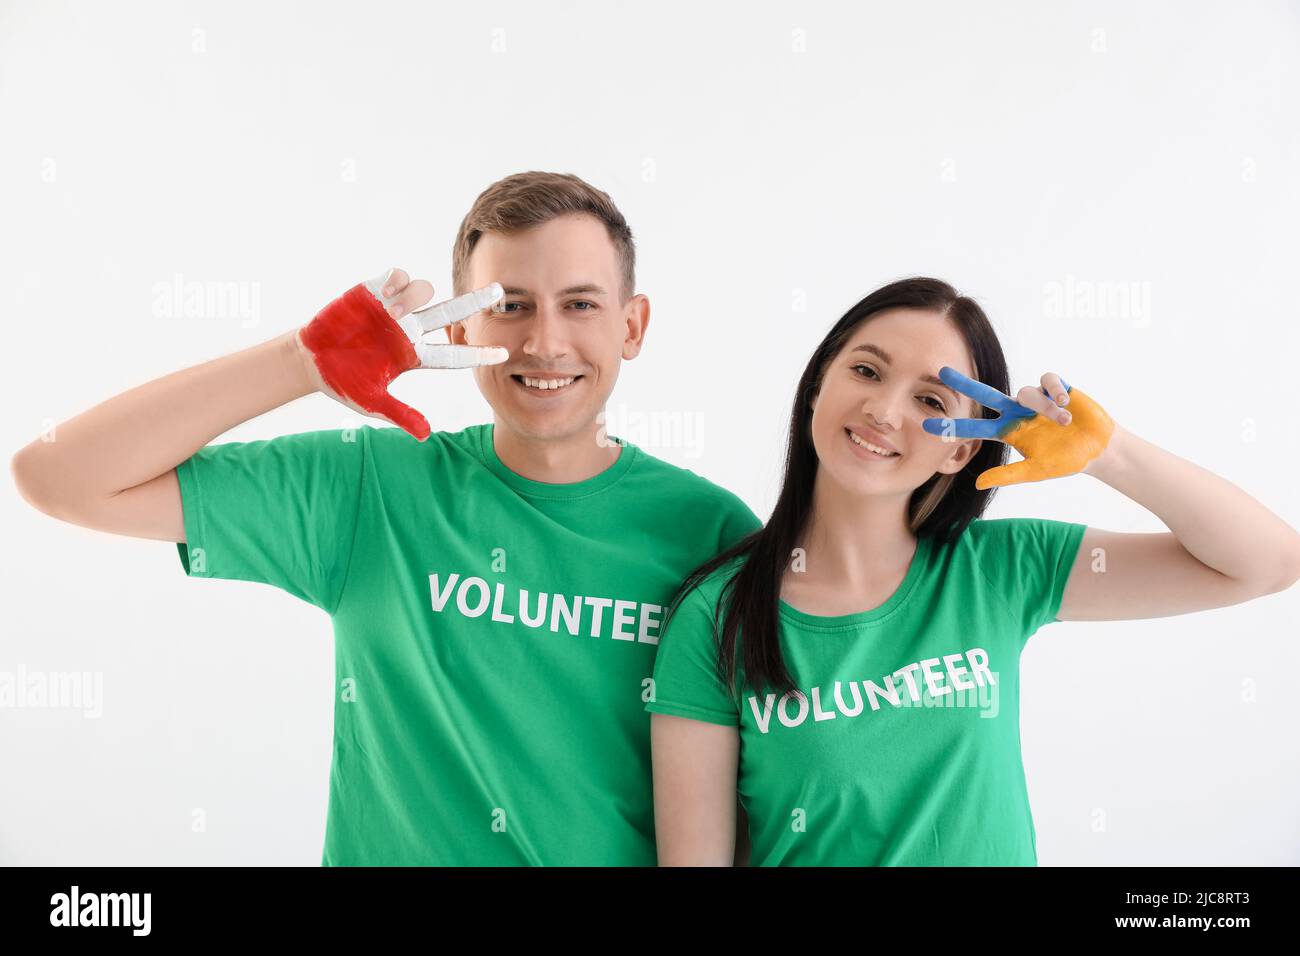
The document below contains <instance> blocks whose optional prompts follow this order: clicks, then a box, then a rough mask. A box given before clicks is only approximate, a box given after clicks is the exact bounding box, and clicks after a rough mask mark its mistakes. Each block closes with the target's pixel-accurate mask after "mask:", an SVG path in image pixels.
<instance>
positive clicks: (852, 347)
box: [812, 309, 980, 495]
mask: <svg viewBox="0 0 1300 956" xmlns="http://www.w3.org/2000/svg"><path fill="white" fill-rule="evenodd" d="M944 365H951V366H952V367H953V368H955V369H957V371H959V372H961V373H963V374H964V375H967V376H969V377H970V378H975V377H976V375H975V369H974V367H973V363H972V362H971V359H970V353H969V350H968V349H967V348H966V342H965V339H963V338H962V335H961V333H960V332H959V331H958V330H957V327H956V326H955V325H954V324H953V323H952V322H951V321H949V320H948V319H946V318H944V317H943V316H942V315H941V314H939V313H938V312H933V311H929V310H922V309H888V310H886V311H884V312H879V313H877V314H876V315H874V316H872V317H871V318H870V319H867V320H866V321H865V322H863V323H862V324H861V325H860V326H858V328H857V330H856V331H855V332H854V333H853V335H852V336H851V337H850V338H849V341H848V342H847V343H846V344H845V346H844V348H843V349H842V350H841V351H840V353H839V354H838V355H837V356H835V357H834V358H833V359H831V362H830V364H829V365H828V366H827V367H826V372H825V374H824V375H823V376H822V384H821V389H820V390H819V392H818V394H817V396H816V398H815V399H814V401H813V416H812V438H813V447H814V448H816V450H817V457H818V459H819V461H820V466H819V467H820V469H822V471H823V472H824V477H826V478H830V479H831V480H833V481H834V482H835V483H836V484H838V485H839V486H841V487H842V488H844V489H845V490H846V491H848V492H850V493H854V494H863V495H882V494H884V495H889V494H899V495H910V494H911V493H912V492H913V491H914V490H916V488H918V487H920V486H921V485H923V484H924V483H925V482H926V481H928V480H929V479H930V477H931V476H932V475H934V473H935V472H943V473H945V474H952V473H955V472H958V471H961V469H962V468H963V467H965V465H966V463H967V462H968V461H970V459H971V456H973V455H974V454H975V453H976V452H977V451H978V450H979V444H980V443H979V441H977V440H964V441H948V440H945V439H943V438H941V437H939V436H937V435H931V434H929V433H928V432H926V431H925V430H924V429H922V427H921V423H922V422H923V421H925V420H926V419H927V418H975V417H978V416H979V408H978V406H977V405H976V404H975V402H974V401H972V400H971V399H969V398H967V397H966V396H964V395H959V394H958V393H956V392H954V391H952V390H951V389H950V388H948V386H947V385H944V384H943V383H942V382H941V381H939V369H940V368H941V367H943V366H944ZM868 444H869V445H872V446H876V447H877V448H883V449H887V450H888V452H889V454H887V455H881V454H880V453H879V452H878V451H877V450H873V449H872V448H869V447H867V445H868Z"/></svg>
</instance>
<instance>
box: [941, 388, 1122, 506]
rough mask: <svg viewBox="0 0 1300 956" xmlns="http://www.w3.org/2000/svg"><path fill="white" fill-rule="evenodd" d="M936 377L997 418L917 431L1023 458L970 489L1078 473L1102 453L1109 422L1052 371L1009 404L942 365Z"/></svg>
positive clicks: (951, 421)
mask: <svg viewBox="0 0 1300 956" xmlns="http://www.w3.org/2000/svg"><path fill="white" fill-rule="evenodd" d="M939 378H940V379H941V380H942V381H943V382H944V383H945V384H946V385H948V387H949V388H952V389H953V390H954V391H957V392H960V393H961V394H963V395H965V396H967V397H969V398H973V399H974V400H975V401H977V402H979V404H981V405H984V406H985V407H987V408H991V409H993V410H995V411H997V412H998V413H999V414H998V417H997V418H956V419H954V418H929V419H926V420H925V421H924V422H923V423H922V426H921V427H922V428H924V429H925V430H926V431H927V432H929V433H930V434H932V435H939V436H941V437H942V438H944V440H946V441H959V440H961V439H966V438H989V439H993V440H994V441H1001V442H1006V443H1007V444H1008V445H1010V446H1011V447H1012V448H1014V449H1015V450H1016V451H1018V452H1020V454H1021V455H1023V456H1024V461H1017V462H1012V463H1011V464H1009V465H1000V466H998V467H997V468H990V469H989V470H988V471H985V472H983V473H981V474H980V475H979V476H978V477H977V478H976V479H975V487H976V488H980V489H983V488H1000V487H1003V486H1004V485H1014V484H1019V483H1021V482H1025V481H1042V480H1044V479H1046V478H1060V477H1063V476H1065V475H1074V474H1078V473H1079V472H1081V471H1083V470H1084V469H1085V468H1086V467H1087V466H1088V464H1089V463H1090V462H1092V461H1093V460H1094V459H1096V458H1097V457H1098V456H1099V455H1101V453H1102V452H1103V451H1105V450H1106V445H1107V443H1109V441H1110V436H1111V435H1112V434H1113V432H1114V430H1115V422H1114V421H1113V420H1112V419H1111V417H1110V416H1109V415H1108V414H1106V410H1105V409H1104V408H1102V407H1101V406H1100V405H1098V404H1097V403H1096V402H1094V401H1093V400H1092V399H1091V398H1089V397H1088V396H1087V395H1085V394H1084V393H1083V392H1081V391H1079V390H1078V389H1077V388H1071V387H1070V386H1069V385H1067V384H1066V383H1065V382H1064V381H1063V380H1062V379H1061V377H1060V376H1059V375H1057V374H1056V373H1055V372H1048V373H1046V374H1045V375H1043V377H1042V380H1041V381H1042V386H1041V387H1040V388H1034V387H1033V386H1031V385H1026V386H1025V387H1024V388H1022V389H1021V390H1020V391H1019V392H1017V393H1016V397H1015V398H1014V399H1013V398H1011V397H1010V396H1008V395H1004V394H1003V393H1002V392H1000V391H998V390H997V389H996V388H993V387H992V386H989V385H985V384H984V383H983V382H977V381H975V380H974V379H971V378H968V377H966V376H965V375H963V374H962V373H961V372H958V371H957V370H956V369H954V368H950V367H948V366H946V365H945V366H944V367H943V368H942V369H940V370H939ZM1065 406H1068V407H1069V409H1070V410H1069V411H1067V410H1066V407H1065Z"/></svg>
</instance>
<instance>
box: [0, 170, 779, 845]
mask: <svg viewBox="0 0 1300 956" xmlns="http://www.w3.org/2000/svg"><path fill="white" fill-rule="evenodd" d="M634 266H635V251H634V246H633V241H632V234H631V231H630V230H629V229H628V226H627V223H626V222H625V220H624V218H623V216H622V215H621V214H620V213H619V211H618V210H617V208H616V207H615V206H614V204H613V202H612V201H611V200H610V198H609V197H608V196H607V195H606V194H605V193H603V192H601V191H599V190H596V189H594V188H592V187H591V186H589V185H588V184H587V183H585V182H583V181H582V180H580V179H578V178H577V177H575V176H569V175H557V174H549V173H537V172H533V173H522V174H518V175H515V176H510V177H507V178H506V179H504V180H501V181H500V182H498V183H495V184H493V185H492V186H490V187H489V188H488V189H487V190H485V191H484V192H483V193H482V194H481V195H480V196H479V197H478V199H477V200H476V201H475V203H474V205H473V208H471V209H470V211H469V213H468V215H467V216H466V217H465V220H464V222H463V223H462V224H461V228H460V232H459V234H458V236H457V238H456V243H455V247H454V261H453V277H454V278H453V281H454V285H455V291H456V292H457V293H464V292H465V291H466V290H469V289H478V288H481V287H484V286H487V285H488V284H489V283H491V282H494V281H495V282H499V283H500V284H501V286H502V287H503V289H504V298H501V299H500V301H498V302H497V303H496V304H495V305H493V306H492V307H491V309H490V310H482V311H480V312H477V313H475V314H473V315H472V316H470V317H469V318H467V319H465V320H464V321H463V322H460V323H458V324H455V325H452V326H450V327H448V333H449V338H450V339H451V342H452V344H451V345H449V346H441V348H443V349H448V348H455V349H460V350H464V349H475V348H482V349H484V351H483V352H482V353H474V354H477V355H479V356H480V357H479V358H478V359H474V360H473V362H478V361H487V359H485V358H483V356H486V355H487V354H488V353H489V352H491V351H492V350H493V349H496V348H504V349H505V350H506V352H508V357H506V358H505V361H497V359H499V358H500V357H501V356H502V353H499V352H496V353H494V354H495V358H493V359H492V360H491V361H494V362H496V364H483V365H477V367H475V370H474V376H475V380H476V382H477V384H478V386H479V389H480V390H481V391H482V393H483V395H484V397H485V398H486V399H487V401H488V403H489V404H490V405H491V406H492V410H493V422H492V424H484V425H478V426H473V427H470V428H467V429H465V430H463V431H459V432H454V433H448V432H437V431H435V432H433V433H432V434H428V435H427V438H425V439H424V440H419V439H420V438H422V437H424V435H425V434H427V432H428V428H427V426H426V425H424V422H423V419H422V417H421V416H420V415H419V414H418V413H416V412H414V411H413V410H412V409H409V408H407V407H406V406H403V405H401V403H398V402H396V400H395V399H392V397H391V396H388V395H387V393H386V392H384V391H383V386H384V385H386V384H387V382H386V380H384V381H381V382H379V383H378V384H376V383H375V382H373V381H372V382H369V383H368V384H369V385H370V386H373V387H374V389H377V391H375V394H376V395H377V396H378V397H377V398H376V399H375V402H372V403H370V404H368V405H366V404H363V405H358V404H357V402H356V401H354V400H353V399H354V398H355V396H354V395H353V394H351V393H346V394H344V393H340V391H339V390H338V388H336V386H338V385H339V382H340V381H342V380H343V379H345V378H347V376H348V375H349V374H352V373H354V372H355V370H356V368H357V367H362V364H363V358H362V355H363V353H364V354H370V353H368V352H367V350H366V349H365V348H360V347H358V346H357V345H356V343H355V341H353V340H350V339H348V338H347V337H346V336H344V337H342V338H339V337H331V335H329V334H327V333H328V331H329V329H328V328H327V324H328V323H330V322H333V321H336V320H337V319H338V317H339V314H340V313H339V310H340V309H342V308H344V306H343V305H342V304H341V303H342V301H343V300H342V298H341V299H340V300H336V302H335V303H332V304H331V306H329V307H327V308H326V309H325V310H322V312H321V314H320V315H319V316H317V318H316V319H315V320H313V322H312V323H309V324H308V325H307V326H305V327H304V328H303V329H301V330H294V331H292V332H289V333H286V334H284V335H282V336H279V337H277V338H276V339H273V340H271V341H269V342H266V343H264V344H262V345H258V346H255V347H253V348H250V349H247V350H245V351H242V352H238V353H235V354H234V355H230V356H226V357H224V358H219V359H216V360H214V361H211V362H208V363H205V364H203V365H199V366H196V367H194V368H191V369H186V370H184V371H181V372H177V373H174V374H172V375H169V376H166V377H164V378H161V379H158V380H157V381H154V382H150V383H148V384H146V385H143V386H141V387H139V388H136V389H133V390H131V391H128V392H126V393H124V394H122V395H120V396H117V397H116V398H113V399H110V400H109V401H107V402H105V403H103V404H101V405H99V406H97V407H95V408H93V409H91V410H89V411H88V412H86V413H84V414H82V415H80V416H78V417H77V418H74V419H72V420H71V421H69V422H66V423H64V424H62V425H60V426H58V428H57V429H56V438H57V440H56V441H53V442H42V441H35V442H32V443H31V444H30V445H28V446H27V447H26V448H24V449H22V450H21V451H20V452H19V453H18V454H17V455H16V456H15V458H14V462H13V471H14V474H15V477H16V480H17V483H18V486H19V488H20V490H21V491H22V493H23V495H24V497H26V498H27V499H28V501H30V502H31V503H32V504H33V505H34V506H35V507H37V508H39V509H41V510H42V511H45V512H47V513H49V514H51V515H53V516H55V517H58V518H61V519H63V520H66V521H71V522H75V523H77V524H81V525H84V526H87V527H91V528H96V529H99V530H104V531H110V532H115V533H119V534H129V535H133V536H136V537H144V538H154V539H159V540H166V541H176V542H180V544H179V545H178V547H179V552H180V557H181V561H182V563H183V565H184V568H185V570H186V573H188V574H191V575H197V576H206V577H218V578H227V579H239V580H247V581H258V582H263V583H267V584H272V585H275V586H277V587H280V588H282V589H284V590H286V591H288V592H289V593H291V594H294V595H296V596H297V597H299V598H302V599H303V600H305V601H308V602H310V603H312V604H313V605H315V606H317V607H320V608H322V609H323V610H325V611H326V612H327V613H329V614H330V615H331V617H332V619H333V624H334V637H335V661H336V682H337V689H336V693H337V696H336V698H335V707H334V750H333V759H332V767H331V773H330V799H329V814H328V820H327V824H326V835H325V846H324V852H323V855H322V863H323V864H324V865H356V864H361V865H382V864H434V865H453V866H455V865H516V864H537V865H653V864H654V863H655V845H654V828H653V822H654V817H653V803H652V788H651V780H650V753H649V721H648V718H647V716H646V714H645V712H644V709H643V708H644V704H645V702H646V701H647V700H648V699H649V695H651V694H652V693H653V684H652V682H651V680H650V675H651V672H652V667H653V662H654V654H655V648H656V645H657V642H658V628H659V624H660V623H661V620H662V613H663V611H664V609H665V605H667V604H668V603H669V600H670V598H671V596H672V594H673V592H674V590H675V588H676V586H677V585H678V583H679V582H680V581H681V579H682V578H683V577H684V576H685V575H686V574H687V572H689V571H690V570H691V569H692V568H693V567H695V566H696V565H697V564H699V563H701V562H703V561H704V560H705V559H707V558H709V557H711V556H712V555H713V554H714V553H716V552H718V551H720V550H722V549H723V548H725V547H727V546H729V545H731V544H732V543H733V542H734V541H736V540H738V539H739V538H740V537H743V536H744V535H745V534H747V533H749V532H751V531H754V530H756V529H757V528H758V527H759V522H758V520H757V518H755V516H754V515H753V513H752V512H750V510H749V509H748V508H747V507H745V505H744V504H743V503H742V502H741V501H740V500H739V499H738V498H736V497H735V496H734V495H732V494H730V493H729V492H727V491H725V490H723V489H721V488H719V487H717V486H715V485H712V484H711V483H709V482H707V481H705V480H704V479H702V478H700V477H698V476H696V475H694V474H692V473H691V472H689V471H686V470H683V469H679V468H676V467H674V466H672V465H669V464H667V463H665V462H662V461H659V460H658V459H656V458H654V457H652V456H650V455H648V454H646V452H645V451H643V450H641V449H639V448H637V447H635V446H633V445H631V444H628V443H624V442H621V441H618V440H615V439H613V437H612V436H606V435H605V433H604V430H603V426H602V422H601V418H602V416H601V412H602V411H603V409H604V407H605V403H606V400H607V398H608V396H609V394H610V391H611V390H612V389H613V386H614V382H615V380H616V379H617V377H618V371H619V367H620V364H621V362H622V361H623V360H624V359H632V358H635V357H636V356H637V354H638V353H639V352H640V350H641V346H642V343H643V341H644V336H645V332H646V328H647V325H648V323H649V317H650V308H649V302H648V300H647V299H646V297H645V296H644V295H640V294H633V293H634V288H635V285H634V282H635V271H634ZM377 285H382V286H383V288H380V289H378V291H377V292H376V290H375V289H371V290H370V291H371V292H376V296H377V298H378V300H379V301H380V302H382V303H384V304H385V307H386V310H387V312H388V314H389V315H390V316H391V317H392V319H393V321H394V323H397V322H401V321H406V322H409V321H410V315H411V312H412V310H413V309H418V308H419V306H421V305H423V304H424V303H426V302H428V301H429V300H430V298H431V297H432V292H433V290H432V287H431V286H430V285H429V284H428V283H427V282H424V281H422V280H417V281H409V277H408V276H407V275H406V274H405V273H403V272H401V271H398V270H393V271H392V272H391V273H390V274H389V275H388V276H387V277H385V281H384V282H382V283H377ZM353 291H354V292H356V291H357V290H353ZM362 293H363V294H365V295H369V294H370V293H369V292H365V291H364V290H362ZM349 294H350V295H351V293H349ZM367 302H368V303H369V306H370V307H372V308H373V307H374V302H372V301H370V300H367ZM380 321H381V322H382V321H384V320H383V317H382V316H380ZM322 329H325V331H324V332H323V331H322ZM385 331H387V332H392V331H393V329H391V328H390V329H387V330H385ZM399 334H400V333H399ZM424 348H428V346H427V345H426V346H424ZM349 349H351V351H349ZM349 361H354V363H355V365H354V366H353V367H349V366H348V364H347V363H348V362H349ZM471 364H472V363H471ZM354 377H355V376H354ZM327 379H329V380H332V381H333V384H330V382H329V381H327ZM340 387H341V386H340ZM372 390H373V389H372ZM313 391H321V392H324V393H325V394H327V395H330V396H331V397H334V398H336V399H339V400H341V401H344V402H345V403H346V404H348V405H349V406H351V407H353V408H361V409H363V410H369V411H371V412H376V410H377V409H383V412H382V413H378V414H379V417H383V418H386V419H387V420H389V421H394V422H400V423H401V425H402V428H373V429H372V428H361V429H356V430H351V429H338V430H330V431H316V432H306V433H302V434H296V435H287V436H283V437H280V438H276V439H274V440H271V441H255V442H234V443H226V444H220V445H208V442H210V441H211V440H212V439H214V438H215V437H216V436H218V435H220V434H222V433H224V432H226V431H227V430H229V429H230V428H233V427H234V426H236V425H238V424H239V423H241V422H244V421H247V420H248V419H250V418H253V417H255V416H257V415H260V414H262V413H264V412H267V411H269V410H271V409H273V408H276V407H278V406H280V405H282V404H284V403H286V402H289V401H292V400H294V399H296V398H299V397H301V396H303V395H306V394H310V393H311V392H313ZM403 429H406V430H403ZM205 446H207V447H205Z"/></svg>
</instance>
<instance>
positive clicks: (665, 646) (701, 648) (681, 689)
mask: <svg viewBox="0 0 1300 956" xmlns="http://www.w3.org/2000/svg"><path fill="white" fill-rule="evenodd" d="M713 613H714V609H713V606H712V605H710V604H709V603H708V602H707V601H706V600H705V598H704V596H703V595H702V594H701V593H700V590H699V589H698V588H695V589H693V590H692V591H690V592H689V593H688V594H687V595H686V597H685V598H683V599H682V602H681V604H680V605H678V607H677V610H676V611H674V612H673V613H672V615H671V616H670V617H669V619H668V624H667V626H666V627H665V628H664V632H663V634H661V635H660V637H659V647H658V650H657V651H656V653H655V666H654V696H653V697H652V698H651V700H650V702H649V703H648V704H646V707H645V709H646V710H647V711H649V712H651V713H654V714H671V715H672V716H674V717H689V718H691V719H692V720H703V721H706V722H707V723H710V724H727V725H729V726H733V727H734V726H737V725H739V723H740V711H739V709H738V707H737V704H736V701H735V698H734V697H732V695H731V691H730V689H729V688H728V687H727V686H726V684H724V683H723V682H722V681H721V680H720V679H719V678H718V674H717V644H716V640H715V638H714V631H715V627H714V622H713Z"/></svg>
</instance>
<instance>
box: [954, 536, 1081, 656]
mask: <svg viewBox="0 0 1300 956" xmlns="http://www.w3.org/2000/svg"><path fill="white" fill-rule="evenodd" d="M978 523H979V524H980V525H981V526H982V527H981V531H982V535H981V539H982V540H981V542H980V556H979V561H980V569H981V570H982V571H983V572H984V576H985V577H986V578H987V579H988V581H989V585H990V587H992V588H994V589H996V590H997V591H998V593H999V594H1001V595H1002V596H1003V598H1004V599H1005V600H1006V603H1007V605H1008V606H1009V607H1010V610H1011V614H1012V615H1013V617H1015V619H1016V621H1017V623H1018V625H1019V627H1020V634H1021V638H1022V640H1025V639H1028V638H1029V637H1030V635H1032V634H1033V633H1034V632H1035V631H1037V630H1038V629H1039V628H1040V627H1042V626H1043V625H1044V624H1050V623H1052V622H1053V621H1055V620H1056V614H1057V612H1058V611H1059V610H1060V609H1061V599H1062V598H1063V597H1064V596H1065V586H1066V584H1067V583H1068V582H1069V580H1070V571H1071V570H1072V569H1073V567H1074V560H1075V557H1076V556H1077V555H1078V553H1079V543H1080V542H1081V541H1082V540H1083V533H1084V532H1085V531H1087V530H1088V526H1087V525H1084V524H1079V523H1077V522H1073V521H1053V520H1052V519H1050V518H995V519H991V520H984V521H980V522H978Z"/></svg>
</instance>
